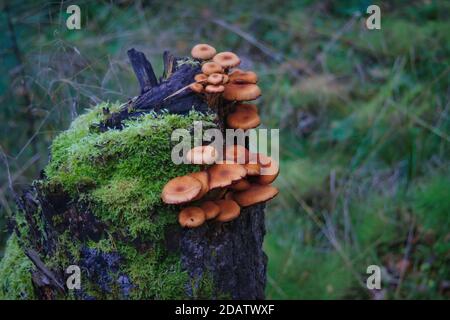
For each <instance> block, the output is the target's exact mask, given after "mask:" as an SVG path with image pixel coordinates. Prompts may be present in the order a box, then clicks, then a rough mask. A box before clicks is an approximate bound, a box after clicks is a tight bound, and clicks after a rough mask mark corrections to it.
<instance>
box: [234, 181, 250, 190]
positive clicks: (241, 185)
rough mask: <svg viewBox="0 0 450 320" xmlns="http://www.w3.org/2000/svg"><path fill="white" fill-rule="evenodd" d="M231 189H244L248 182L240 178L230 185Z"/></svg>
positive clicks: (247, 187)
mask: <svg viewBox="0 0 450 320" xmlns="http://www.w3.org/2000/svg"><path fill="white" fill-rule="evenodd" d="M230 188H231V189H233V190H235V191H244V190H247V189H249V188H250V182H248V181H247V180H245V179H241V180H239V181H238V182H236V183H234V184H232V185H231V186H230Z"/></svg>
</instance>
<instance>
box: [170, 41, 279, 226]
mask: <svg viewBox="0 0 450 320" xmlns="http://www.w3.org/2000/svg"><path fill="white" fill-rule="evenodd" d="M191 54H192V56H193V57H194V58H195V59H198V60H201V61H203V64H202V73H201V74H197V75H196V76H195V82H194V83H193V84H191V86H190V88H191V90H193V91H194V92H197V93H206V94H213V95H215V94H221V95H220V97H221V98H223V99H224V100H227V101H228V102H227V103H226V104H227V105H228V106H229V108H227V112H226V115H225V119H224V122H225V126H226V128H229V129H242V130H248V129H252V128H256V127H257V126H259V124H260V118H259V115H258V109H257V107H256V105H254V104H249V103H242V102H243V101H249V100H255V99H256V98H258V97H259V96H260V95H261V90H260V89H259V87H258V86H257V84H256V83H257V82H258V76H257V75H256V73H254V72H253V71H242V70H240V69H233V68H235V67H236V66H238V65H239V63H240V59H239V57H238V56H237V55H236V54H234V53H232V52H221V53H216V49H214V48H213V47H212V46H210V45H207V44H198V45H196V46H194V47H193V48H192V51H191ZM219 154H222V155H223V157H221V159H219ZM186 160H187V162H188V163H190V164H195V165H199V166H200V169H201V171H198V172H194V173H191V174H188V175H186V176H183V177H176V178H174V179H172V180H170V181H169V182H168V183H167V184H166V185H165V186H164V188H163V190H162V194H161V198H162V200H163V202H164V203H167V204H174V205H183V206H184V208H182V210H181V211H180V213H179V215H178V222H179V223H180V225H181V226H183V227H187V228H195V227H198V226H200V225H202V224H203V223H205V221H206V220H212V219H214V220H216V221H218V222H229V221H232V220H234V219H236V218H237V217H239V215H240V213H241V207H249V206H252V205H255V204H258V203H262V202H266V201H268V200H270V199H272V198H274V197H275V196H276V195H277V194H278V189H277V188H275V187H274V186H272V185H271V183H272V182H273V181H274V180H275V179H276V178H277V176H278V173H279V165H278V163H277V162H276V161H275V160H274V159H272V158H270V157H268V156H266V155H263V154H261V153H251V152H250V151H249V150H248V149H247V148H246V147H245V146H243V145H231V146H226V147H224V150H222V152H221V153H219V152H218V150H216V149H215V147H213V146H212V145H204V146H197V147H194V148H192V149H191V150H190V151H189V152H188V153H187V154H186Z"/></svg>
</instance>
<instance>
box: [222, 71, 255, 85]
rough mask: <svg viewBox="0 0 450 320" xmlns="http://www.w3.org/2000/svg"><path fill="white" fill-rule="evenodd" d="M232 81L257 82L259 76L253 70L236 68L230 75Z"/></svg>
mask: <svg viewBox="0 0 450 320" xmlns="http://www.w3.org/2000/svg"><path fill="white" fill-rule="evenodd" d="M229 78H230V82H232V83H253V84H255V83H257V82H258V76H257V75H256V73H254V72H253V71H242V70H240V69H237V70H234V71H233V72H231V73H230V75H229Z"/></svg>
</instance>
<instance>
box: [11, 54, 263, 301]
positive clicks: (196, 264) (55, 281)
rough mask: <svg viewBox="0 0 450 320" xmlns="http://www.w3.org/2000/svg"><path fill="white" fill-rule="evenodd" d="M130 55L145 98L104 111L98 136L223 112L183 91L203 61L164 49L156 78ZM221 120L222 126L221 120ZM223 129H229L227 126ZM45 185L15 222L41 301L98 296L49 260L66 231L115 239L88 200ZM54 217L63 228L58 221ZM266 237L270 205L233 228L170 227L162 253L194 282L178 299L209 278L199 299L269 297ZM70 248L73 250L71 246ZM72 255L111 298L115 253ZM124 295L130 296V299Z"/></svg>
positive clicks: (249, 211) (26, 197)
mask: <svg viewBox="0 0 450 320" xmlns="http://www.w3.org/2000/svg"><path fill="white" fill-rule="evenodd" d="M128 54H129V57H130V61H131V63H132V66H133V69H134V70H135V73H136V76H137V78H138V80H139V83H140V95H139V96H138V97H137V98H134V99H132V100H131V101H129V102H128V103H127V105H125V106H124V107H122V108H121V110H119V111H116V112H111V111H110V110H103V112H104V114H105V118H104V121H102V122H100V123H99V124H98V125H97V130H99V131H100V132H105V131H107V130H109V129H111V128H113V129H117V130H120V129H122V128H123V121H124V120H126V119H132V118H136V117H139V116H141V115H143V114H145V113H148V112H149V111H156V112H159V111H161V110H163V109H167V110H168V112H170V113H178V114H187V113H188V112H189V111H190V110H191V109H192V106H194V109H196V110H198V111H202V112H205V111H207V110H208V107H209V108H210V109H213V110H217V105H215V106H214V105H209V106H208V104H207V103H206V101H205V100H204V99H203V98H202V97H201V96H200V95H197V94H194V93H193V92H192V91H190V90H189V89H184V90H183V88H185V87H186V86H188V85H189V84H190V83H191V82H193V78H194V75H195V74H197V73H200V66H199V64H192V63H188V62H187V61H188V60H187V58H175V57H173V56H172V55H171V54H170V53H168V52H165V53H164V67H165V70H164V75H163V77H162V79H160V80H159V81H157V80H156V79H157V78H156V76H155V75H154V73H153V69H152V67H151V64H150V63H149V62H148V60H147V59H146V58H145V56H144V54H143V53H140V52H138V51H136V50H134V49H132V50H130V51H129V53H128ZM174 93H175V94H174ZM167 97H169V98H167ZM213 103H223V101H215V102H213ZM218 119H219V120H218V121H219V122H220V121H221V120H220V119H221V117H218ZM219 125H220V126H221V127H222V128H223V123H219ZM41 181H45V177H42V179H41V180H38V181H37V182H36V183H34V184H33V186H31V187H30V188H28V189H27V190H26V191H25V192H24V193H23V194H22V196H21V197H20V198H19V199H18V201H17V202H18V206H19V209H20V212H21V213H22V214H23V217H24V219H23V220H22V221H20V219H18V218H17V217H16V219H15V221H14V224H13V225H14V226H15V232H16V234H17V237H18V239H19V242H20V243H21V245H22V248H23V250H24V252H25V254H26V255H27V257H28V258H29V259H30V260H31V261H32V263H33V264H34V268H33V271H32V273H33V274H32V282H33V286H34V288H35V291H36V293H37V296H38V297H39V298H41V299H55V298H68V297H74V298H78V299H88V298H92V297H91V296H89V295H87V294H85V293H83V291H82V290H81V291H80V292H77V291H76V290H75V291H71V290H69V289H68V288H67V286H66V280H67V277H68V276H69V275H68V274H66V273H65V270H66V267H67V266H65V265H61V264H60V265H51V266H50V265H46V264H45V262H44V261H46V260H48V257H52V256H54V255H56V254H58V252H61V250H60V247H61V242H60V241H59V240H57V239H60V236H61V235H63V234H64V233H67V232H68V233H69V236H70V238H73V239H76V240H77V241H79V242H81V243H82V244H87V243H88V241H90V242H92V241H94V242H95V241H98V240H99V239H100V238H101V237H102V235H104V234H109V233H108V231H109V230H108V228H109V226H108V224H107V223H104V222H103V221H99V220H98V219H97V218H96V217H95V214H93V212H92V210H91V208H92V206H91V203H89V200H86V199H77V198H76V197H74V196H70V195H69V194H68V193H67V192H65V191H64V190H62V189H61V188H58V187H48V186H46V185H45V184H43V183H41ZM56 216H58V219H59V220H58V221H59V222H58V224H55V223H54V221H55V217H56ZM24 225H25V226H26V228H24V227H23V226H24ZM24 230H26V232H24ZM264 234H265V226H264V205H256V206H253V207H249V208H246V209H243V210H242V213H241V215H240V217H239V218H238V219H236V220H234V221H232V222H228V223H218V222H214V221H212V222H207V223H205V224H204V225H202V226H201V227H198V228H194V229H183V228H181V227H180V226H178V225H171V226H170V227H167V228H166V229H165V233H164V240H163V243H164V247H165V248H164V249H165V250H167V252H170V253H173V252H175V253H177V256H178V257H179V260H180V262H181V267H182V269H183V270H184V271H186V272H187V275H188V277H189V280H188V281H187V283H186V284H185V285H184V289H183V291H184V296H181V297H180V298H183V297H186V298H198V297H199V296H198V294H197V293H196V291H197V290H199V287H200V286H202V285H204V279H205V277H209V279H211V282H212V283H211V286H212V288H211V290H209V291H205V292H207V296H200V298H206V299H215V298H232V299H264V288H265V282H266V264H267V257H266V255H265V253H264V252H263V250H262V245H263V239H264ZM25 239H26V240H25ZM122 240H123V241H128V240H127V239H122ZM130 244H131V245H133V246H135V247H136V248H137V249H139V250H140V251H139V252H146V250H150V248H152V246H153V244H152V243H149V242H146V241H145V240H139V241H138V240H133V242H132V243H131V240H130ZM65 245H67V246H69V245H70V241H69V243H66V244H65ZM66 249H67V248H66ZM83 250H84V249H83ZM63 251H64V250H63ZM66 251H70V250H66ZM74 256H78V255H77V254H76V253H72V254H71V255H70V257H71V258H69V259H68V260H69V261H70V262H71V263H75V264H77V265H79V266H80V268H81V269H83V270H87V271H88V272H86V273H84V274H83V275H84V277H88V278H89V279H88V280H89V282H90V283H93V284H95V286H96V288H97V290H100V291H102V290H103V291H104V292H103V293H104V295H102V294H100V295H98V296H96V297H94V298H102V297H110V295H109V293H110V292H112V291H114V290H112V289H111V288H110V286H104V285H103V282H104V281H105V279H109V278H108V277H111V273H114V272H117V271H116V269H117V263H116V260H115V257H116V253H114V252H111V253H108V254H106V253H104V254H100V253H99V252H97V251H95V250H94V251H82V252H80V254H79V256H80V258H79V259H78V260H77V259H75V258H74ZM117 259H120V257H118V258H117ZM63 261H65V260H63ZM117 279H118V280H117V283H119V286H120V287H121V288H125V287H127V285H129V286H131V287H132V286H133V285H134V288H136V286H135V284H133V283H132V282H131V283H130V279H129V278H128V275H121V276H118V278H117ZM83 281H85V279H84V280H82V285H83ZM150 282H151V280H150ZM138 290H146V288H138ZM143 296H145V295H143ZM114 297H116V296H114ZM120 297H121V298H127V296H126V295H122V296H120ZM156 298H160V297H156Z"/></svg>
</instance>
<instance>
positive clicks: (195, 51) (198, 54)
mask: <svg viewBox="0 0 450 320" xmlns="http://www.w3.org/2000/svg"><path fill="white" fill-rule="evenodd" d="M216 52H217V51H216V49H215V48H214V47H212V46H210V45H209V44H205V43H200V44H197V45H195V46H194V47H193V48H192V50H191V55H192V57H193V58H196V59H200V60H209V59H211V58H212V57H214V56H215V54H216Z"/></svg>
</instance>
